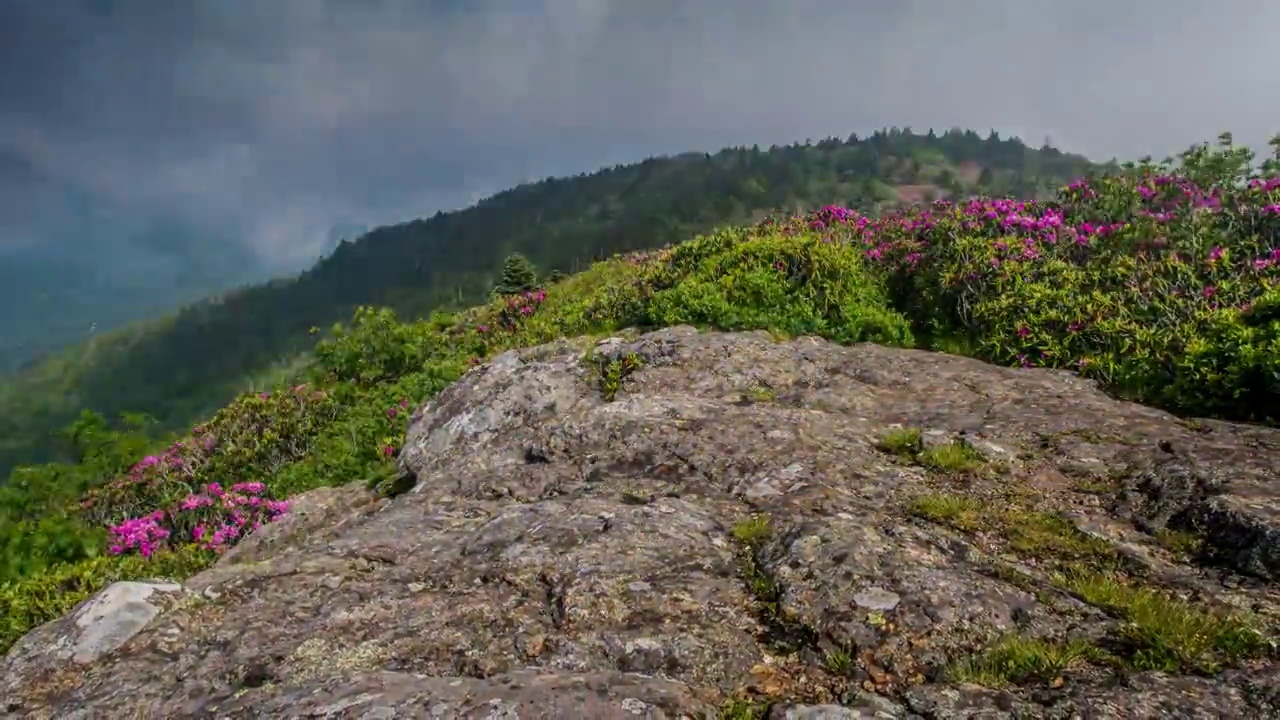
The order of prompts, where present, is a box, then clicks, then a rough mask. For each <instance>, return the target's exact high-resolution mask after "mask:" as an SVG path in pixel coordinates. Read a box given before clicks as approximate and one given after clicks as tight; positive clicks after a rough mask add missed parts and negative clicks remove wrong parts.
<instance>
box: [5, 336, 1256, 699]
mask: <svg viewBox="0 0 1280 720" xmlns="http://www.w3.org/2000/svg"><path fill="white" fill-rule="evenodd" d="M587 350H591V352H592V353H593V355H591V356H590V358H589V359H584V351H587ZM917 430H918V432H917ZM400 465H401V468H402V473H403V476H402V478H401V480H402V481H405V482H401V483H399V484H398V488H399V490H401V491H402V492H401V493H400V494H398V495H395V496H394V497H390V498H381V497H378V496H376V495H375V494H373V493H371V492H370V491H369V490H367V489H366V488H365V487H364V486H363V485H361V484H352V485H347V486H344V487H339V488H333V489H324V490H318V491H315V492H312V493H308V494H307V495H304V496H303V497H301V498H299V499H298V500H297V501H296V503H295V505H294V508H293V511H292V512H291V514H290V515H289V516H287V517H286V519H284V520H282V521H280V522H278V523H275V524H273V525H270V526H267V527H264V528H263V529H261V530H260V531H258V532H257V533H255V534H254V535H252V536H250V537H249V538H248V539H246V540H245V541H244V542H242V543H241V544H240V545H238V546H237V547H236V548H234V549H233V550H232V551H230V552H228V553H227V555H226V556H225V557H224V558H222V559H221V560H220V561H219V563H218V564H217V565H215V566H214V567H212V568H211V569H209V570H208V571H206V572H204V573H202V574H200V575H198V576H196V577H193V578H190V579H187V580H186V581H185V582H183V583H182V584H181V587H180V588H178V587H175V586H172V585H163V584H157V583H153V584H145V583H132V584H129V585H127V586H125V587H119V586H113V587H112V588H111V589H109V590H107V591H105V593H104V594H102V595H100V596H99V597H97V598H95V599H93V600H91V601H89V602H88V603H86V604H85V605H83V606H81V608H79V609H78V610H77V612H76V613H74V614H72V615H70V616H68V617H67V618H64V619H62V620H60V621H57V622H55V623H51V624H49V625H46V626H44V627H42V628H39V629H37V630H36V631H33V632H32V633H31V634H30V635H28V636H27V637H26V638H24V639H23V640H22V641H20V642H19V643H18V644H17V645H16V646H14V648H13V649H12V650H11V651H10V652H9V654H8V656H7V658H6V659H5V662H4V674H3V681H2V683H3V684H2V685H0V693H2V696H0V711H3V712H5V713H7V715H6V717H50V718H59V719H62V718H110V717H156V718H160V717H165V718H179V717H210V718H214V717H216V718H249V717H262V718H268V717H270V718H284V717H351V718H357V717H358V718H390V717H432V718H452V717H459V718H461V717H466V718H473V717H474V718H481V717H485V718H551V717H564V718H608V717H643V718H679V717H726V716H728V717H756V716H759V715H752V714H751V712H760V711H765V712H768V713H769V716H771V717H788V718H855V717H881V718H909V717H920V718H1000V717H1019V718H1039V717H1044V718H1073V717H1090V718H1153V717H1179V718H1193V717H1194V718H1199V717H1203V718H1223V717H1248V718H1260V717H1277V713H1280V667H1278V665H1280V664H1278V663H1277V654H1276V649H1275V646H1274V644H1273V643H1272V637H1274V635H1273V634H1272V633H1273V632H1274V631H1275V629H1276V624H1277V618H1278V617H1280V592H1277V584H1276V580H1277V578H1278V577H1280V503H1278V502H1277V495H1280V479H1278V478H1277V472H1280V431H1276V430H1270V429H1264V428H1258V427H1250V426H1240V425H1232V424H1227V423H1221V422H1213V421H1184V420H1179V419H1177V418H1174V417H1172V416H1170V415H1168V414H1166V413H1164V412H1160V411H1157V410H1153V409H1150V408H1146V407H1142V406H1139V405H1134V404H1130V403H1125V402H1121V401H1118V400H1114V399H1111V398H1108V397H1107V396H1106V395H1104V394H1103V393H1102V392H1100V391H1099V390H1097V389H1096V388H1095V387H1093V385H1092V384H1091V383H1089V382H1087V381H1085V380H1082V379H1080V378H1079V377H1077V376H1074V375H1072V374H1070V373H1066V372H1060V371H1049V370H1028V369H1009V368H1000V367H995V366H991V365H987V364H984V363H981V362H979V361H976V360H970V359H965V358H960V357H954V356H948V355H943V354H937V353H929V352H923V351H911V350H900V349H889V348H884V347H879V346H875V345H859V346H854V347H840V346H837V345H833V344H830V343H827V342H825V341H821V340H816V339H811V338H801V339H797V340H793V341H787V342H775V341H774V340H773V339H771V338H770V337H769V336H768V335H767V334H764V333H701V332H698V331H695V330H693V329H691V328H671V329H668V330H664V331H660V332H654V333H649V334H645V335H642V336H639V337H638V338H635V337H632V338H630V339H627V338H613V339H610V340H606V341H604V342H602V343H599V344H597V345H596V346H595V347H594V348H593V347H592V344H591V343H588V342H586V341H582V342H570V341H562V342H559V343H554V344H551V345H546V346H541V347H537V348H531V349H527V350H522V351H513V352H509V353H506V354H504V355H502V356H499V357H497V358H495V359H494V360H492V361H491V362H489V363H487V364H484V365H481V366H479V367H477V368H475V369H473V370H472V371H471V372H469V373H468V374H467V375H466V376H465V377H463V378H462V379H461V380H460V381H459V382H457V383H455V384H454V385H453V386H452V387H450V388H448V389H447V390H445V391H444V392H442V393H440V394H439V395H438V396H437V397H436V398H434V399H433V400H431V401H430V402H427V403H426V404H425V405H424V406H423V407H421V408H420V409H419V410H418V411H417V412H416V414H415V415H414V418H413V421H412V424H411V427H410V431H409V434H408V437H407V439H406V442H405V445H404V449H403V450H402V452H401V457H400ZM1001 653H1003V655H1002V654H1001ZM979 682H982V683H985V684H978V683H979ZM991 686H994V687H991ZM731 698H732V699H733V700H732V701H731ZM768 700H773V701H775V702H773V703H772V704H771V705H770V704H766V703H765V701H768ZM756 701H758V702H756ZM752 702H756V704H755V705H751V703H752Z"/></svg>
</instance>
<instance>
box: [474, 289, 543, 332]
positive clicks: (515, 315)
mask: <svg viewBox="0 0 1280 720" xmlns="http://www.w3.org/2000/svg"><path fill="white" fill-rule="evenodd" d="M546 299H547V291H546V290H543V289H538V290H526V291H524V292H523V293H520V294H518V295H511V296H508V297H507V299H506V302H505V304H504V305H503V307H502V309H501V310H499V311H498V315H497V317H496V318H494V319H493V320H492V324H490V323H481V324H479V325H476V331H477V332H479V333H481V334H484V333H489V332H492V331H493V327H494V326H497V327H498V328H500V329H503V330H508V331H514V330H515V329H516V328H517V327H519V325H520V321H521V320H522V319H524V318H527V317H529V316H531V315H533V314H534V313H535V312H537V310H538V307H539V306H540V305H541V304H542V302H543V301H544V300H546Z"/></svg>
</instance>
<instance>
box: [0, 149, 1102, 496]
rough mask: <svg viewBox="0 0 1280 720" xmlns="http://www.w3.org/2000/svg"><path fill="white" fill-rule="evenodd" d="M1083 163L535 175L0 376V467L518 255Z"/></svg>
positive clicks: (1020, 182) (1052, 157) (544, 254)
mask: <svg viewBox="0 0 1280 720" xmlns="http://www.w3.org/2000/svg"><path fill="white" fill-rule="evenodd" d="M1089 168H1090V163H1089V161H1088V160H1086V159H1085V158H1083V157H1080V156H1077V155H1070V154H1065V153H1062V152H1060V151H1058V150H1055V149H1052V148H1048V147H1044V148H1040V149H1034V148H1029V147H1027V146H1026V145H1025V144H1023V143H1022V142H1021V141H1020V140H1018V139H1002V138H1000V137H999V136H998V135H996V134H995V133H991V134H990V135H989V136H987V137H985V138H984V137H982V136H980V135H979V134H977V133H974V132H972V131H959V130H956V131H950V132H947V133H945V134H942V135H935V134H934V133H933V132H932V131H930V132H929V133H927V134H916V133H912V132H911V131H910V130H897V129H893V130H888V131H883V132H878V133H876V134H874V135H872V136H870V137H867V138H863V139H859V138H858V137H856V136H851V137H849V138H848V139H847V140H841V139H837V138H831V139H827V140H823V141H820V142H817V143H812V142H808V141H806V142H805V143H803V144H795V145H790V146H785V147H772V148H768V149H761V148H758V147H751V148H746V147H738V148H729V149H725V150H721V151H720V152H718V153H715V154H704V153H687V154H683V155H679V156H675V157H663V158H652V159H649V160H645V161H644V162H640V163H636V164H632V165H625V166H618V167H613V168H610V169H606V170H601V171H599V172H596V173H592V174H583V175H579V176H576V177H570V178H556V179H548V180H544V181H541V182H537V183H531V184H526V185H521V186H519V187H516V188H514V189H512V190H508V191H506V192H502V193H499V194H497V195H495V196H493V197H491V198H488V199H486V200H484V201H482V202H480V203H478V204H477V205H475V206H473V207H471V208H468V209H465V210H462V211H459V212H453V213H437V214H436V215H435V216H434V217H431V218H429V219H419V220H414V221H412V222H407V223H404V224H400V225H394V226H387V227H382V228H378V229H375V230H373V231H371V232H369V233H367V234H365V235H364V236H363V237H361V238H359V239H358V240H356V241H354V242H346V243H343V244H342V245H341V246H340V247H339V248H338V249H337V250H336V251H335V252H334V253H333V254H332V255H331V256H330V257H328V258H326V259H324V260H322V261H321V262H320V263H318V264H317V265H316V266H315V267H313V268H312V269H310V270H308V271H307V272H304V273H302V274H301V275H299V276H298V277H295V278H289V279H282V280H277V281H273V282H270V283H267V284H263V285H258V286H254V287H248V288H244V289H242V290H239V291H236V292H232V293H228V294H226V295H224V296H221V297H217V298H211V299H209V300H207V301H204V302H201V303H198V304H196V305H193V306H190V307H187V308H184V309H182V310H180V311H178V312H176V313H175V314H173V315H171V316H168V317H165V318H161V319H157V320H155V321H151V322H148V323H143V324H138V325H134V326H132V327H128V328H125V329H124V330H121V331H119V332H115V333H110V334H107V335H103V336H102V337H99V338H98V339H96V340H95V341H94V342H93V343H92V344H90V345H85V346H81V347H76V348H74V349H72V350H69V351H66V352H63V353H61V354H59V355H57V356H55V357H50V358H47V359H45V360H44V361H42V362H40V363H37V364H35V365H34V366H32V367H29V368H28V369H26V370H25V371H23V372H22V373H21V374H19V375H16V376H14V377H12V378H10V379H9V380H7V381H6V382H5V383H4V384H2V385H0V477H4V476H6V475H7V474H8V471H9V469H10V468H12V467H13V466H14V465H16V464H25V463H31V462H41V461H45V460H48V459H53V458H68V456H71V457H70V459H74V456H75V451H74V450H72V448H73V447H74V446H75V444H74V443H71V442H69V441H68V440H67V439H65V438H62V437H59V436H57V435H56V434H55V431H56V430H57V429H58V428H61V427H63V426H65V425H66V424H67V423H68V422H70V421H72V420H74V419H75V417H76V416H77V415H78V414H79V413H80V411H81V410H82V409H91V410H94V411H96V412H99V413H102V414H104V415H106V416H108V417H111V418H115V417H118V416H120V415H121V414H122V413H125V412H138V413H144V414H146V415H149V416H151V417H154V418H155V419H156V421H157V424H158V425H157V428H156V429H158V430H162V429H167V428H178V427H180V426H182V425H183V424H185V423H189V422H190V421H192V420H193V419H194V418H196V417H198V416H200V415H201V414H203V413H207V412H209V411H211V410H213V409H215V408H217V407H219V406H221V405H223V404H225V403H226V402H227V401H228V400H230V399H231V397H233V396H234V395H235V393H237V392H238V391H240V390H243V389H245V388H246V387H247V386H249V385H252V384H253V383H255V382H265V380H266V379H268V378H278V377H280V376H281V375H284V374H287V373H289V372H290V371H291V369H292V368H295V367H296V366H297V359H298V356H299V354H300V353H304V352H306V351H308V350H309V349H310V348H311V347H312V346H313V345H314V342H315V341H316V339H317V335H318V334H317V333H316V332H314V329H315V328H326V327H327V326H329V325H330V324H332V323H334V322H337V321H340V320H345V319H347V318H349V317H350V315H351V313H352V311H353V310H354V309H355V308H356V307H357V306H360V305H382V306H388V307H391V308H393V309H395V310H396V312H397V313H398V314H399V315H400V316H401V317H403V318H406V319H408V318H414V317H422V316H425V315H426V314H428V313H429V312H431V311H432V310H435V309H442V308H444V309H449V308H457V307H464V306H468V305H472V304H475V303H476V302H478V301H481V300H482V299H483V298H484V297H485V296H486V295H487V293H488V292H489V290H490V289H491V288H492V286H493V283H494V281H495V279H496V278H495V275H496V273H497V271H498V269H499V266H500V264H501V261H502V259H503V258H504V257H506V256H507V255H508V254H510V253H513V252H520V253H523V254H524V255H526V256H528V257H529V258H531V259H532V260H533V262H534V264H535V265H536V266H537V269H538V271H539V272H541V273H544V274H545V273H549V272H553V271H560V272H566V273H567V272H573V271H575V270H577V269H579V268H581V267H584V266H585V265H587V264H588V263H589V262H591V261H592V260H593V259H597V258H602V257H607V256H611V255H613V254H616V253H622V252H628V251H633V250H642V249H647V248H655V247H660V246H663V245H667V244H670V243H673V242H677V241H679V240H683V239H685V238H688V237H689V236H691V235H693V234H695V233H698V232H703V231H707V230H710V229H712V228H713V227H716V226H721V225H727V224H741V223H744V222H748V221H751V220H756V219H759V218H761V217H763V216H764V215H765V214H767V213H770V212H774V211H784V212H803V211H807V210H811V209H814V208H816V207H819V206H823V205H827V204H837V205H843V206H848V207H852V208H855V209H858V210H860V211H863V212H867V213H877V212H880V211H884V210H888V209H892V208H896V207H899V206H902V205H905V204H914V203H920V202H929V201H932V200H935V199H947V198H955V197H959V196H966V195H970V194H979V193H981V194H1003V195H1015V196H1020V197H1028V198H1030V197H1044V196H1047V195H1048V194H1049V193H1050V192H1051V191H1052V190H1053V189H1054V188H1056V187H1058V186H1060V185H1061V184H1062V183H1063V182H1064V181H1066V180H1068V179H1071V178H1074V177H1077V176H1079V175H1081V174H1082V173H1084V172H1085V171H1086V170H1088V169H1089Z"/></svg>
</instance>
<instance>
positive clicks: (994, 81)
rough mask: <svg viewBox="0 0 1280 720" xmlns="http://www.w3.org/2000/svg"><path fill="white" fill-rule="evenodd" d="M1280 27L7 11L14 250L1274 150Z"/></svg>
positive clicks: (930, 17) (309, 243)
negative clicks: (732, 150) (788, 178)
mask: <svg viewBox="0 0 1280 720" xmlns="http://www.w3.org/2000/svg"><path fill="white" fill-rule="evenodd" d="M1276 27H1280V5H1278V4H1275V3H1270V2H1264V1H1263V0H1239V1H1238V2H1234V3H1223V4H1215V5H1211V4H1209V3H1204V2H1191V0H1165V1H1163V2H1155V0H1132V1H1131V2H1128V3H1114V2H1110V3H1104V2H1101V1H1100V0H1024V1H1023V2H1019V3H994V2H985V3H983V2H979V3H956V2H946V1H945V0H905V1H904V0H897V1H894V2H888V1H886V2H863V3H852V2H846V1H843V0H790V1H789V2H766V1H765V0H734V1H730V0H722V1H720V2H713V1H711V0H707V1H706V2H676V1H675V0H646V2H623V1H622V0H614V1H610V0H509V1H502V2H500V1H498V0H488V1H486V0H466V1H461V0H460V1H455V2H434V3H429V2H421V1H418V0H348V1H346V2H339V1H338V0H273V1H272V2H261V1H260V0H192V1H191V2H186V3H156V2H154V1H153V0H115V1H114V2H105V1H101V2H91V1H88V0H83V1H80V2H72V0H65V1H64V2H48V1H47V0H10V1H9V2H6V3H4V6H3V8H0V28H4V30H2V31H0V33H3V37H0V98H2V99H3V102H0V248H2V247H6V246H7V247H10V248H12V247H15V246H18V245H22V246H24V247H27V248H30V247H33V246H37V247H44V248H46V249H47V250H48V251H49V252H62V251H67V252H70V251H71V249H72V247H73V246H75V247H76V248H78V249H79V250H80V251H85V250H86V244H87V245H88V249H89V250H92V249H93V248H100V247H101V246H102V244H103V243H107V244H110V246H111V247H112V248H114V250H113V251H119V248H123V247H137V248H139V252H153V251H157V250H156V242H157V238H156V237H155V233H154V232H152V233H151V235H150V238H151V239H150V240H147V239H146V237H147V233H146V232H142V231H137V232H135V230H136V229H137V228H139V227H142V228H146V227H154V223H152V221H151V220H147V219H148V218H151V219H154V218H163V219H164V223H163V225H162V226H163V227H165V228H169V229H170V230H168V231H171V232H172V233H173V234H174V235H175V237H174V238H173V239H172V240H167V241H165V242H161V243H160V246H163V247H164V248H165V250H164V251H165V252H170V253H172V252H178V251H180V250H181V244H182V243H184V242H189V243H192V244H194V243H199V244H200V246H201V247H200V250H201V252H205V253H208V252H214V251H220V252H221V251H225V252H228V253H238V252H247V253H250V255H251V256H252V257H253V258H255V262H257V263H258V264H260V265H261V266H262V267H265V268H270V269H273V270H276V271H279V270H282V269H296V268H300V267H302V266H304V265H305V264H307V263H308V262H310V261H311V260H314V258H315V257H316V255H317V254H318V253H320V252H323V251H325V250H326V249H327V248H328V247H329V246H330V245H331V241H332V233H331V229H332V228H334V227H335V226H343V227H350V226H371V225H377V224H381V223H387V222H397V221H401V220H408V219H411V218H413V217H419V216H426V215H430V214H432V213H434V212H435V211H436V210H438V209H442V208H443V209H449V208H454V207H459V206H461V205H464V204H468V203H470V202H472V201H474V199H475V198H477V197H478V196H481V195H484V194H488V193H492V192H496V191H498V190H501V189H504V188H506V187H508V186H510V185H513V184H516V183H518V182H520V181H522V180H524V179H526V178H530V177H542V176H546V175H553V174H564V173H575V172H581V171H588V170H592V169H594V168H597V167H599V166H602V165H609V164H613V163H617V162H627V161H634V160H639V159H642V158H643V157H645V156H647V155H650V154H655V153H666V152H680V151H684V150H688V149H715V148H718V147H720V146H723V145H728V144H739V143H743V144H751V143H760V144H762V145H768V144H771V143H785V142H790V141H794V140H802V139H804V138H806V137H812V138H815V139H816V138H819V137H823V136H826V135H839V136H845V135H847V134H848V133H850V132H854V131H857V132H867V131H870V130H872V129H875V128H879V127H882V126H889V125H899V126H904V125H907V126H912V127H915V128H918V129H923V128H926V127H930V126H932V127H935V128H939V129H941V128H947V127H953V126H961V127H974V128H977V129H979V130H982V131H985V130H986V129H988V128H996V129H999V130H1001V131H1003V132H1014V133H1017V134H1019V135H1020V136H1022V137H1023V138H1024V139H1026V140H1027V141H1028V142H1032V143H1039V142H1040V141H1041V140H1042V139H1044V138H1045V137H1049V138H1051V139H1052V140H1053V141H1054V143H1055V144H1057V145H1059V146H1060V147H1064V148H1065V149H1068V150H1074V151H1079V152H1084V153H1086V154H1088V155H1091V156H1093V157H1098V158H1108V157H1112V156H1121V157H1137V156H1141V155H1144V154H1154V155H1156V156H1158V157H1162V156H1164V155H1167V154H1170V153H1173V152H1177V151H1179V150H1182V149H1184V148H1185V147H1186V146H1187V145H1189V144H1190V143H1193V142H1197V141H1201V140H1208V139H1212V138H1213V137H1215V136H1216V135H1217V134H1218V132H1220V131H1222V130H1233V131H1235V133H1236V135H1237V137H1238V138H1239V139H1240V140H1242V141H1247V142H1250V143H1252V144H1255V145H1259V146H1261V144H1262V143H1264V142H1265V141H1266V140H1267V139H1268V138H1269V137H1270V135H1271V134H1273V133H1275V132H1277V131H1280V93H1276V92H1274V90H1275V87H1274V86H1275V83H1274V80H1273V72H1272V70H1271V68H1274V67H1276V66H1277V65H1278V64H1280V46H1276V45H1275V44H1274V43H1272V42H1271V39H1272V38H1271V37H1270V36H1271V35H1272V34H1273V29H1274V28H1276ZM68 198H81V200H77V201H75V202H87V203H89V204H90V205H93V206H94V207H96V208H99V209H98V210H95V211H94V212H93V213H90V215H92V216H93V218H95V219H94V220H93V221H94V222H98V223H107V224H108V225H110V223H113V222H114V223H116V224H115V225H110V227H112V228H115V229H114V230H112V231H111V232H104V233H99V234H96V235H95V234H92V233H90V234H89V235H88V236H87V235H86V233H84V232H75V231H74V229H75V227H76V222H78V221H75V220H74V219H72V220H69V219H68V207H69V205H68V203H69V202H71V201H69V200H68ZM103 208H105V209H103ZM70 215H71V216H75V213H70ZM112 218H115V220H112ZM86 222H87V221H86ZM148 223H152V224H148ZM182 228H187V230H186V231H184V230H183V229H182ZM186 233H189V236H190V238H189V239H186V235H185V234H186ZM135 235H136V237H135ZM101 237H110V238H114V239H111V240H110V242H109V243H108V241H107V240H102V239H101ZM210 238H217V239H216V242H217V243H224V244H225V245H224V246H220V247H212V248H211V247H210V243H211V242H214V241H212V240H211V239H210ZM59 243H64V244H66V245H59ZM77 243H79V245H76V244H77ZM175 243H176V244H177V246H178V247H172V245H174V244H175Z"/></svg>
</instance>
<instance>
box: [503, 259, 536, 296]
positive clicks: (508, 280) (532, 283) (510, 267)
mask: <svg viewBox="0 0 1280 720" xmlns="http://www.w3.org/2000/svg"><path fill="white" fill-rule="evenodd" d="M537 284H538V271H537V269H536V268H534V267H533V263H532V262H529V258H527V257H525V256H524V255H521V254H520V253H512V254H510V255H508V256H507V259H506V260H504V261H503V263H502V278H501V279H500V280H498V285H497V287H495V288H494V289H493V292H494V293H496V294H498V295H514V294H516V293H522V292H524V291H526V290H532V289H533V288H534V287H536V286H537Z"/></svg>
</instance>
